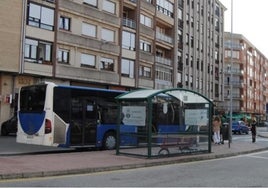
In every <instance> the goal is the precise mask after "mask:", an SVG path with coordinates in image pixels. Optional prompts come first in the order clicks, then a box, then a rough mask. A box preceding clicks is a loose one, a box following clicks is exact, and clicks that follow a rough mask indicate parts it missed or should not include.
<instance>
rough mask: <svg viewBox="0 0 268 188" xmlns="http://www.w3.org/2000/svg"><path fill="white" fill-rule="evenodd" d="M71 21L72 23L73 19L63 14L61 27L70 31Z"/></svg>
mask: <svg viewBox="0 0 268 188" xmlns="http://www.w3.org/2000/svg"><path fill="white" fill-rule="evenodd" d="M70 23H71V19H70V18H67V17H64V16H61V17H60V24H59V25H60V29H63V30H66V31H70Z"/></svg>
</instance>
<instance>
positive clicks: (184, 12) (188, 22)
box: [0, 0, 225, 121]
mask: <svg viewBox="0 0 268 188" xmlns="http://www.w3.org/2000/svg"><path fill="white" fill-rule="evenodd" d="M18 2H20V3H21V4H20V5H18ZM26 2H27V3H26ZM88 2H90V1H88ZM92 2H93V1H92ZM97 2H98V4H97V5H90V4H86V3H84V1H83V0H55V1H53V0H29V1H20V0H17V1H16V0H2V1H0V3H1V4H0V5H3V6H1V9H2V8H3V11H1V13H0V14H3V16H1V19H0V20H1V21H3V20H2V17H4V18H5V19H10V20H6V21H5V24H6V23H8V22H11V23H12V25H13V26H11V25H8V27H13V28H16V29H14V30H13V32H6V31H7V30H5V29H3V28H2V27H1V29H2V30H1V29H0V39H1V40H3V39H5V38H7V39H8V37H9V39H8V40H6V42H7V41H10V38H12V39H14V40H12V43H10V44H9V48H10V49H16V50H15V51H12V53H13V54H8V53H11V52H10V51H11V50H6V51H7V52H6V53H7V55H6V57H5V58H7V59H8V60H6V61H2V59H0V60H1V62H0V63H1V65H2V63H3V62H14V63H15V64H14V65H15V66H13V65H12V66H11V65H10V64H9V63H6V64H5V66H6V67H5V68H3V69H4V70H3V71H4V72H5V73H6V75H7V77H9V80H10V82H14V83H13V88H12V90H7V89H4V88H3V87H2V88H1V91H2V93H10V92H12V93H13V98H14V96H15V93H17V92H18V90H19V88H20V87H21V86H23V85H29V84H33V83H38V82H41V81H46V80H48V81H53V82H55V83H63V84H69V85H87V86H91V87H101V88H118V89H125V90H131V89H137V88H155V89H162V88H172V87H183V88H187V89H191V90H194V91H197V92H199V93H201V94H203V95H204V96H206V97H208V98H210V99H211V100H213V101H215V102H216V103H217V102H219V101H223V93H224V87H223V81H224V76H223V74H221V72H222V69H223V28H224V26H223V23H224V17H223V15H224V11H225V8H224V6H223V5H222V4H221V3H220V1H218V0H211V1H201V0H189V1H182V0H167V1H162V2H163V3H161V4H157V3H158V2H161V1H148V0H139V1H135V0H110V1H109V2H110V3H114V4H113V5H114V7H115V12H114V13H110V12H109V11H107V10H105V9H106V8H107V6H106V5H104V1H103V0H98V1H97ZM188 2H189V3H188ZM23 3H25V4H23ZM167 4H168V5H169V6H167ZM35 6H39V7H41V9H44V12H47V11H48V12H53V13H52V14H50V15H48V16H47V17H45V18H40V23H41V24H40V23H39V20H38V21H36V20H33V21H32V20H31V19H30V17H31V16H35V15H30V14H29V12H28V11H29V10H30V9H34V7H35ZM170 7H173V9H172V10H171V9H170ZM7 8H13V9H16V11H9V12H8V11H4V10H6V9H7ZM45 10H46V11H45ZM14 14H15V15H14ZM14 17H15V18H16V19H15V20H16V22H15V21H14ZM11 18H12V19H11ZM49 19H54V21H53V22H49V23H48V22H47V21H48V20H49ZM62 19H65V21H66V20H68V19H69V21H70V22H69V28H67V25H65V26H66V28H65V27H64V28H62V27H61V26H62V25H61V24H62V22H61V21H62ZM148 20H151V23H148ZM216 20H218V22H216ZM50 21H51V20H50ZM141 21H142V23H141ZM43 22H44V24H43ZM144 22H146V23H144ZM216 23H217V24H216ZM65 24H67V23H66V22H65ZM86 24H87V25H86ZM22 26H23V27H22ZM84 26H88V27H92V26H95V29H96V32H95V34H96V35H94V36H88V35H87V33H85V30H84V29H85V27H84ZM8 31H10V29H9V30H8ZM104 31H112V32H114V35H113V36H114V38H113V41H107V40H105V38H106V37H107V36H105V35H103V34H102V33H103V32H104ZM87 32H88V30H87ZM125 32H127V34H129V35H130V38H131V37H133V38H131V39H130V38H128V35H124V34H123V33H125ZM5 35H8V37H6V36H5ZM3 36H4V37H3ZM2 38H3V39H2ZM126 40H129V41H128V43H127V45H129V46H125V43H126ZM141 41H142V42H141ZM132 44H134V45H132ZM35 45H38V46H35ZM20 46H22V47H23V48H20ZM33 46H34V47H36V50H37V53H36V57H33V56H31V55H33V54H30V53H29V49H30V48H32V47H33ZM1 48H2V47H0V49H1ZM31 50H33V49H31ZM44 51H46V53H48V52H49V53H50V57H47V56H46V54H45V53H44ZM0 53H1V54H0V55H2V53H4V52H3V51H2V50H1V51H0ZM27 53H28V54H27ZM60 53H61V54H65V55H66V54H68V58H67V61H66V62H65V61H62V60H61V58H62V57H59V54H60ZM85 54H87V55H89V56H86V57H87V58H89V59H90V58H94V66H92V64H91V63H92V62H93V61H92V59H91V60H88V59H87V61H86V63H88V64H87V65H86V66H85V64H83V63H85V62H84V59H83V57H85ZM179 54H181V55H179ZM21 55H22V56H21ZM0 58H2V56H0ZM107 59H108V60H109V61H110V60H112V62H113V63H112V66H111V67H109V68H104V67H102V66H103V63H107V62H106V61H108V60H107ZM128 61H129V62H128ZM127 63H129V65H130V66H131V63H133V67H131V68H129V69H130V72H131V71H132V70H133V73H130V74H127V73H128V72H124V71H125V68H126V67H127V66H126V64H127ZM1 68H2V66H1ZM10 71H13V72H14V74H12V75H9V73H8V72H10ZM7 77H4V78H5V79H6V78H7ZM2 80H4V79H3V78H2ZM2 83H4V82H2ZM10 85H11V84H10ZM4 90H5V91H4ZM7 109H8V108H7ZM7 109H5V110H4V111H7ZM11 109H12V108H11ZM0 118H1V121H2V117H0Z"/></svg>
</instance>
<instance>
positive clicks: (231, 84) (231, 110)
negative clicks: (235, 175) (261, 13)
mask: <svg viewBox="0 0 268 188" xmlns="http://www.w3.org/2000/svg"><path fill="white" fill-rule="evenodd" d="M230 61H231V67H230V70H231V75H230V124H229V139H228V140H229V141H228V145H229V148H230V146H231V142H232V124H233V0H231V59H230Z"/></svg>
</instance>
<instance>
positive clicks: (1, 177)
mask: <svg viewBox="0 0 268 188" xmlns="http://www.w3.org/2000/svg"><path fill="white" fill-rule="evenodd" d="M265 150H268V147H267V148H260V149H255V150H250V151H241V152H235V153H228V154H217V155H215V154H214V155H213V154H212V155H209V154H204V156H201V155H200V156H190V157H187V158H179V159H172V158H170V159H171V160H168V161H151V162H150V161H149V160H150V159H148V162H145V163H140V164H129V165H117V166H110V167H97V168H81V169H70V170H62V171H57V170H55V171H41V172H23V173H12V174H2V175H0V180H8V179H21V178H36V177H49V176H63V175H71V174H86V173H96V172H104V171H115V170H127V169H135V168H143V167H152V166H160V165H169V164H180V163H187V162H193V161H203V160H211V159H219V158H226V157H232V156H238V155H244V154H249V153H254V152H261V151H265Z"/></svg>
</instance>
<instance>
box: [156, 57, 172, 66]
mask: <svg viewBox="0 0 268 188" xmlns="http://www.w3.org/2000/svg"><path fill="white" fill-rule="evenodd" d="M155 61H156V62H157V63H161V64H164V65H168V66H171V63H172V62H171V60H170V59H166V58H163V57H159V56H156V57H155Z"/></svg>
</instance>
